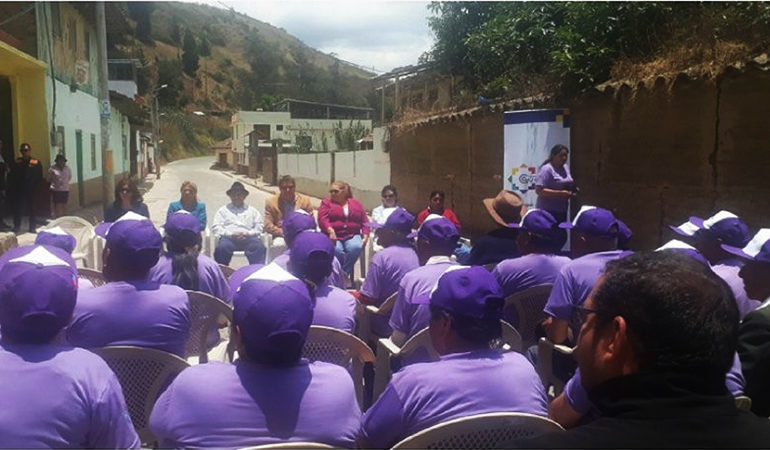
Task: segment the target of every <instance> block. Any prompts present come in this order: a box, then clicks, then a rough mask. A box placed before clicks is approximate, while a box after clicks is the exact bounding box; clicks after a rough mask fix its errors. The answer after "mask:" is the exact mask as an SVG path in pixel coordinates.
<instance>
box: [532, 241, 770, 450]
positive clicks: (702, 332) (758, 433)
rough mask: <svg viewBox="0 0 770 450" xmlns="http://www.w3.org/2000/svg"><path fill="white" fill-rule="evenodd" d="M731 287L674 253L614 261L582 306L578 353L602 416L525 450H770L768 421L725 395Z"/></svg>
mask: <svg viewBox="0 0 770 450" xmlns="http://www.w3.org/2000/svg"><path fill="white" fill-rule="evenodd" d="M732 297H733V296H732V293H731V292H730V290H729V288H728V287H727V285H726V284H725V283H724V282H723V281H722V280H721V279H720V278H719V277H718V276H717V275H716V274H714V273H713V272H712V271H711V270H710V269H709V268H708V267H706V266H705V265H703V264H701V263H699V262H697V261H696V260H695V259H693V258H690V257H687V256H684V255H681V254H678V253H675V252H671V251H662V252H652V253H644V254H636V255H631V256H627V257H625V258H621V259H617V260H615V261H610V262H608V263H607V266H606V269H605V272H604V275H603V276H602V277H601V279H600V280H599V281H598V282H597V284H596V287H595V288H594V290H593V291H592V293H591V295H590V297H589V298H588V300H587V301H586V302H585V304H584V305H576V306H575V307H574V311H575V314H576V315H577V316H579V320H580V321H581V322H582V323H583V325H582V327H581V329H580V335H579V337H578V346H577V349H576V350H575V356H576V359H577V362H578V366H579V368H580V373H581V375H582V384H583V386H584V387H585V388H586V390H587V391H588V395H589V397H590V400H591V401H592V402H593V404H594V405H596V407H597V408H598V409H599V411H600V413H601V417H600V418H598V419H597V420H595V421H593V422H591V423H589V424H587V425H583V426H580V427H576V428H572V429H570V430H567V431H566V432H559V433H550V434H546V435H543V436H540V437H537V438H533V439H530V440H527V441H524V442H520V443H519V444H520V445H521V447H523V448H538V447H542V448H621V447H639V448H663V447H665V448H682V447H688V448H746V447H767V443H768V442H770V422H768V421H767V418H766V417H765V418H760V417H756V416H754V415H753V414H751V413H749V412H746V411H741V410H738V409H737V408H736V407H735V402H734V400H733V398H732V397H731V396H730V395H729V393H728V392H727V389H726V388H725V374H726V373H727V371H728V369H729V368H730V366H731V364H732V362H733V354H734V352H735V346H734V343H735V341H736V338H737V336H738V310H737V308H736V307H735V300H734V299H733V298H732Z"/></svg>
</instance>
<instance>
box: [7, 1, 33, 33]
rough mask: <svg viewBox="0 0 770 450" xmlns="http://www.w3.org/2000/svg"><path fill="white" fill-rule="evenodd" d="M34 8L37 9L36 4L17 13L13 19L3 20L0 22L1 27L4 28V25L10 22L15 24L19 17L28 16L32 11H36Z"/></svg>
mask: <svg viewBox="0 0 770 450" xmlns="http://www.w3.org/2000/svg"><path fill="white" fill-rule="evenodd" d="M34 8H35V4H34V3H33V4H32V5H30V6H27V7H26V8H24V9H22V10H21V11H19V12H17V13H16V14H14V15H12V16H11V17H9V18H7V19H5V20H3V21H2V22H0V27H2V26H3V25H5V24H6V23H8V22H13V21H14V20H16V19H17V18H19V17H21V16H23V15H24V14H27V13H28V12H30V11H32V9H34Z"/></svg>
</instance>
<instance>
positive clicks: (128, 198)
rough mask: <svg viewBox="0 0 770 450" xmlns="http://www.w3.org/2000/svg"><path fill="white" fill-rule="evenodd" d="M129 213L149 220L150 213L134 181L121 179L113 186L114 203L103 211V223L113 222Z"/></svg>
mask: <svg viewBox="0 0 770 450" xmlns="http://www.w3.org/2000/svg"><path fill="white" fill-rule="evenodd" d="M129 211H133V212H135V213H137V214H139V215H140V216H144V217H147V218H148V219H149V218H150V211H149V210H148V209H147V205H145V204H144V201H143V199H142V194H140V193H139V188H138V187H137V186H136V181H134V179H133V178H123V179H122V180H120V181H119V182H117V183H116V184H115V201H114V202H113V203H112V204H111V205H109V206H108V207H107V208H106V209H105V210H104V221H105V222H114V221H116V220H118V219H119V218H120V217H121V216H122V215H123V214H125V213H127V212H129Z"/></svg>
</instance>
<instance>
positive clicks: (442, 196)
mask: <svg viewBox="0 0 770 450" xmlns="http://www.w3.org/2000/svg"><path fill="white" fill-rule="evenodd" d="M437 195H438V196H439V197H441V200H444V199H446V194H445V193H444V191H438V190H437V191H430V197H428V199H432V198H433V197H435V196H437Z"/></svg>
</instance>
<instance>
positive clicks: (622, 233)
mask: <svg viewBox="0 0 770 450" xmlns="http://www.w3.org/2000/svg"><path fill="white" fill-rule="evenodd" d="M632 237H634V232H633V231H631V228H628V225H626V223H625V222H623V221H622V220H620V219H618V247H621V248H623V247H625V246H626V245H627V244H628V241H630V240H631V238H632Z"/></svg>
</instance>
